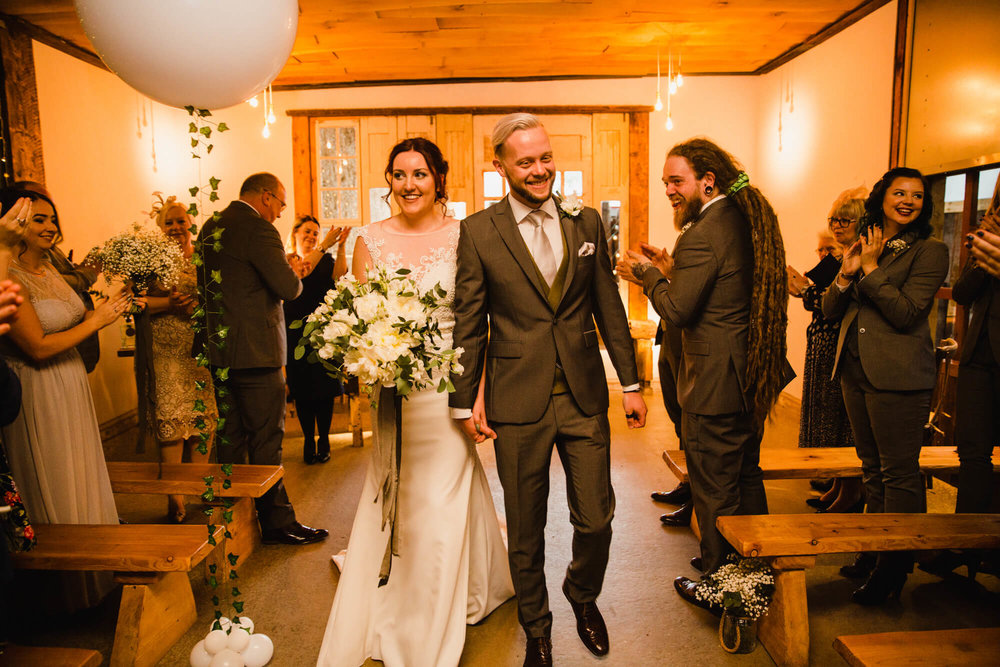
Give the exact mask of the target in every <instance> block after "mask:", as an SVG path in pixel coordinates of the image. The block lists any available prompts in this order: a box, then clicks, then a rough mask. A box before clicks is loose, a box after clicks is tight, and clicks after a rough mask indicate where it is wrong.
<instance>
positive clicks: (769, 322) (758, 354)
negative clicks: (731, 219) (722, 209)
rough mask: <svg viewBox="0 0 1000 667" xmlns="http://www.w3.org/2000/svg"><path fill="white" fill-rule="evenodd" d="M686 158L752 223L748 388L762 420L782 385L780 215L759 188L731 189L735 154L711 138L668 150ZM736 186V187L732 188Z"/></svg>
mask: <svg viewBox="0 0 1000 667" xmlns="http://www.w3.org/2000/svg"><path fill="white" fill-rule="evenodd" d="M670 155H677V156H680V157H683V158H684V159H686V160H687V161H688V162H689V163H690V164H691V167H692V169H693V170H694V173H695V176H696V177H697V178H703V177H704V176H705V174H706V173H708V172H712V173H713V174H715V184H716V189H717V191H718V192H720V193H727V196H728V197H729V198H730V199H732V200H733V202H734V203H735V204H736V206H738V207H739V209H740V211H741V212H742V213H743V216H744V217H745V218H746V219H747V221H748V222H749V223H750V238H751V245H752V247H753V291H752V293H751V297H750V335H749V343H748V347H749V349H748V350H747V377H746V384H747V391H748V393H749V394H750V396H752V401H753V404H752V406H750V407H751V409H752V411H753V415H754V420H755V422H756V423H758V424H763V423H764V420H765V419H766V418H767V415H768V413H769V412H770V411H771V407H772V406H773V405H774V403H775V401H776V400H778V394H779V392H780V391H781V388H782V387H783V386H784V379H783V377H784V370H785V363H786V361H785V357H786V352H787V345H786V343H785V330H786V329H787V327H788V286H787V279H786V269H785V244H784V242H783V241H782V240H781V229H780V228H779V227H778V217H777V216H776V215H775V213H774V209H773V208H771V204H770V203H768V201H767V199H766V198H765V197H764V195H763V194H762V193H761V191H760V190H758V189H757V188H755V187H754V186H752V185H744V186H743V187H740V188H739V189H737V190H736V192H735V193H729V190H730V188H731V187H732V186H733V184H734V183H735V182H736V181H737V179H738V178H739V177H740V174H741V173H742V172H743V168H742V166H741V165H740V164H739V163H738V162H737V161H736V159H735V158H733V156H732V155H730V154H729V153H727V152H726V151H724V150H722V149H721V148H719V147H718V146H717V145H715V144H714V143H712V142H711V141H709V140H707V139H689V140H688V141H685V142H684V143H680V144H677V145H676V146H674V147H673V148H671V149H670ZM734 189H735V188H734Z"/></svg>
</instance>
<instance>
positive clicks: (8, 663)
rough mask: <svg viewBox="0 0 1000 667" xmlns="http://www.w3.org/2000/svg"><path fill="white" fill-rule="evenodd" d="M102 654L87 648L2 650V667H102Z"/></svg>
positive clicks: (0, 656)
mask: <svg viewBox="0 0 1000 667" xmlns="http://www.w3.org/2000/svg"><path fill="white" fill-rule="evenodd" d="M100 665H101V654H100V653H98V652H97V651H91V650H90V649H86V648H61V647H48V646H19V645H17V644H7V646H5V647H3V648H2V649H0V667H100Z"/></svg>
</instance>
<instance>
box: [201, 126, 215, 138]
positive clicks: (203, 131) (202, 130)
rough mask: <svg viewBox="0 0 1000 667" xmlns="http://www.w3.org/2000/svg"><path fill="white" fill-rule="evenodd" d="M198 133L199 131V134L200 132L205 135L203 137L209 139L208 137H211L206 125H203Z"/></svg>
mask: <svg viewBox="0 0 1000 667" xmlns="http://www.w3.org/2000/svg"><path fill="white" fill-rule="evenodd" d="M198 131H199V132H201V133H202V134H204V135H205V137H210V136H212V128H210V127H209V126H208V125H203V126H202V127H201V129H200V130H198Z"/></svg>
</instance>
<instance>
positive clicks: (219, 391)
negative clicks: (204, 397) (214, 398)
mask: <svg viewBox="0 0 1000 667" xmlns="http://www.w3.org/2000/svg"><path fill="white" fill-rule="evenodd" d="M215 393H216V395H218V397H219V398H225V397H226V396H229V388H228V387H224V386H220V387H216V388H215Z"/></svg>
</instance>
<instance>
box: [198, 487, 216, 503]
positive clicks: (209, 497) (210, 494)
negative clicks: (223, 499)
mask: <svg viewBox="0 0 1000 667" xmlns="http://www.w3.org/2000/svg"><path fill="white" fill-rule="evenodd" d="M201 499H202V500H204V501H205V502H206V503H210V502H212V501H213V500H215V491H214V490H212V489H205V492H204V493H203V494H201Z"/></svg>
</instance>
